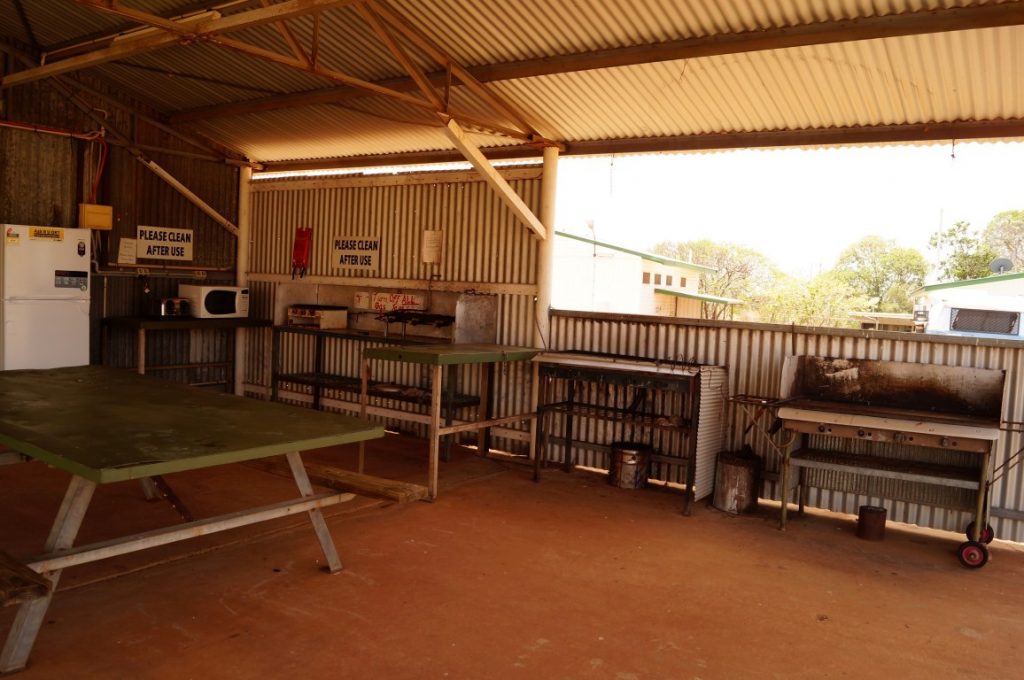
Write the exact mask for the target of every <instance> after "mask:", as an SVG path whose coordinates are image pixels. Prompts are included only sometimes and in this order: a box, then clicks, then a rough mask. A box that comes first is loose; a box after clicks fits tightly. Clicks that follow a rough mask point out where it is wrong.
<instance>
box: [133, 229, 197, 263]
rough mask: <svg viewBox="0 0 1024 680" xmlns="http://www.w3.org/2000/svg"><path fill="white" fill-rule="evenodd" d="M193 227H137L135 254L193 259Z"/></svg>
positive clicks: (160, 257) (171, 258)
mask: <svg viewBox="0 0 1024 680" xmlns="http://www.w3.org/2000/svg"><path fill="white" fill-rule="evenodd" d="M192 237H193V232H192V230H191V229H168V228H166V227H143V226H139V227H138V229H136V243H135V255H136V256H137V257H140V258H146V259H149V260H184V261H191V260H192Z"/></svg>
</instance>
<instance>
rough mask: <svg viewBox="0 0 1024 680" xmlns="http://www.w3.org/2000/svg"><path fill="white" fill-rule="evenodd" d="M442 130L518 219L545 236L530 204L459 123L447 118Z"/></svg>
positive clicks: (536, 232)
mask: <svg viewBox="0 0 1024 680" xmlns="http://www.w3.org/2000/svg"><path fill="white" fill-rule="evenodd" d="M444 131H445V133H446V134H447V135H448V139H450V140H451V141H452V144H454V145H455V148H456V149H458V150H459V152H460V153H462V155H463V156H465V157H466V160H468V161H469V162H470V164H471V165H472V166H473V167H474V168H476V171H477V172H479V173H480V175H481V176H483V178H484V181H486V182H487V184H488V185H490V187H491V189H493V190H494V193H496V194H497V195H498V198H500V199H501V200H502V202H503V203H504V204H505V205H507V206H508V208H509V209H510V210H511V211H512V213H513V214H514V215H515V216H516V217H517V218H518V219H519V221H520V222H522V223H523V224H525V225H526V226H527V227H528V228H529V229H530V230H531V231H533V233H534V234H535V235H536V236H537V238H539V239H541V240H543V239H545V238H547V235H548V232H547V229H546V228H545V227H544V224H543V223H542V222H541V221H540V219H538V217H537V216H536V215H534V214H533V211H532V210H530V206H528V205H526V203H525V202H524V201H523V199H522V198H521V197H520V196H519V194H517V193H516V190H515V189H513V188H512V185H510V184H509V183H508V181H507V180H506V179H505V178H504V177H502V176H501V173H500V172H498V170H497V169H496V168H495V167H494V166H493V165H491V162H490V161H489V160H487V157H486V156H484V155H483V153H481V151H480V149H479V148H477V146H476V145H475V144H473V143H472V142H471V141H469V139H467V138H466V133H465V132H464V131H463V130H462V128H461V127H459V124H458V123H457V122H455V120H448V121H447V123H446V124H445V127H444Z"/></svg>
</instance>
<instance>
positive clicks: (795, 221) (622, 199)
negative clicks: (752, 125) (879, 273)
mask: <svg viewBox="0 0 1024 680" xmlns="http://www.w3.org/2000/svg"><path fill="white" fill-rule="evenodd" d="M1022 170H1024V143H1019V142H1014V143H966V142H958V143H956V144H955V146H954V145H952V144H951V143H949V142H947V143H945V144H935V145H929V146H888V147H860V148H834V149H821V150H810V149H772V150H741V151H723V152H712V153H701V154H693V153H689V154H663V155H645V156H616V157H601V158H565V159H563V160H562V161H561V164H560V166H559V179H558V181H559V195H558V216H557V224H558V228H559V229H561V230H566V231H571V232H574V233H580V234H584V235H589V233H588V230H587V222H588V220H592V221H593V226H594V231H595V233H596V236H597V238H598V239H600V240H604V241H610V242H613V243H617V244H620V245H623V246H627V247H631V248H636V249H641V250H645V249H649V248H650V247H651V246H653V245H654V244H655V243H657V242H659V241H663V240H680V241H685V240H690V239H699V238H710V239H713V240H718V241H733V242H737V243H741V244H743V245H746V246H749V247H751V248H754V249H756V250H758V251H760V252H762V253H764V254H765V255H767V256H768V257H769V258H771V259H772V260H773V261H774V262H775V263H776V264H778V265H779V266H780V267H781V268H782V269H783V270H785V271H787V272H789V273H792V274H798V275H810V274H814V273H816V272H818V271H820V270H822V269H828V268H830V267H831V266H832V265H833V264H834V262H835V259H836V257H837V256H838V254H839V253H840V251H842V249H843V248H845V247H846V246H847V245H849V244H850V243H852V242H854V241H856V240H858V239H859V238H861V237H863V236H867V235H870V234H879V235H882V236H885V237H888V238H894V239H896V240H897V241H898V242H899V243H901V244H903V245H907V246H913V247H915V248H918V249H919V250H920V251H921V252H922V253H923V254H924V255H925V257H926V258H928V260H929V261H933V260H934V259H935V254H934V253H933V252H931V251H929V249H928V238H929V236H930V235H931V234H932V233H934V232H935V231H937V230H938V229H939V228H944V227H948V226H951V225H952V224H953V223H954V222H956V221H958V220H967V221H968V222H970V223H971V225H972V226H974V227H979V228H980V227H984V226H985V225H986V224H987V223H988V221H989V220H990V219H991V218H992V216H993V215H995V214H996V213H998V212H1001V211H1003V210H1015V209H1024V181H1022V178H1024V171H1022ZM1019 264H1022V265H1024V263H1019Z"/></svg>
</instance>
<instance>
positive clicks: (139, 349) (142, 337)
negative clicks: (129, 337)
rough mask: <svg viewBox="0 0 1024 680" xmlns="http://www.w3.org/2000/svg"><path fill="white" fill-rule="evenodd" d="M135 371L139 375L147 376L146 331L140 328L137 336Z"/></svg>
mask: <svg viewBox="0 0 1024 680" xmlns="http://www.w3.org/2000/svg"><path fill="white" fill-rule="evenodd" d="M135 353H136V356H135V370H136V371H137V372H138V374H139V375H146V331H145V329H143V328H140V329H139V330H138V332H137V334H136V349H135Z"/></svg>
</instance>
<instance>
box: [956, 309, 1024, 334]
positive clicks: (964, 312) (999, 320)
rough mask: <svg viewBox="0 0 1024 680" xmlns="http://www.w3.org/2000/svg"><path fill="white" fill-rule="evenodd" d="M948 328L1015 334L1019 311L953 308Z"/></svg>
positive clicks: (1018, 321)
mask: <svg viewBox="0 0 1024 680" xmlns="http://www.w3.org/2000/svg"><path fill="white" fill-rule="evenodd" d="M949 329H950V330H952V331H969V332H972V333H999V334H1008V335H1017V332H1018V331H1019V330H1020V313H1019V312H998V311H995V310H992V309H953V310H952V315H951V316H950V320H949Z"/></svg>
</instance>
